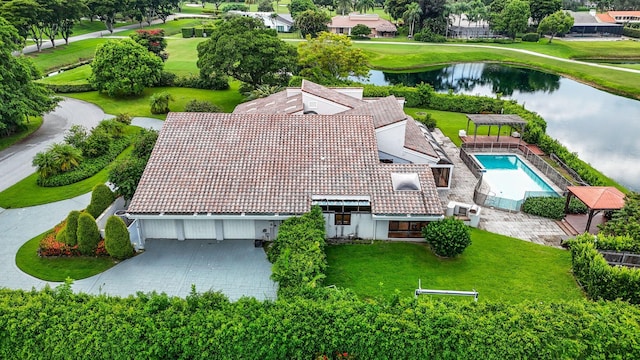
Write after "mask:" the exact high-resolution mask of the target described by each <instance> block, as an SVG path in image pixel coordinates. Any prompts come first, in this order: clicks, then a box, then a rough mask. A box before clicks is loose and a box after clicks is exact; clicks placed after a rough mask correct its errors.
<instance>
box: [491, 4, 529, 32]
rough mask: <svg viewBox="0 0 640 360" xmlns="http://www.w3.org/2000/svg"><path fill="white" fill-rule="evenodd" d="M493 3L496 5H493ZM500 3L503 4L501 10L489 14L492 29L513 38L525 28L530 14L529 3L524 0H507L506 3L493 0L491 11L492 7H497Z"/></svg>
mask: <svg viewBox="0 0 640 360" xmlns="http://www.w3.org/2000/svg"><path fill="white" fill-rule="evenodd" d="M497 1H501V0H497ZM494 4H495V5H496V7H494ZM502 4H504V7H503V8H502V10H501V11H500V12H499V13H493V14H492V15H491V21H492V24H491V25H492V27H493V29H494V30H496V31H498V32H501V33H503V34H505V35H507V36H508V37H510V38H512V39H515V38H516V35H517V34H518V33H519V32H523V31H525V30H526V29H527V25H528V23H529V16H530V10H529V3H528V2H526V1H524V0H507V2H506V3H502V2H496V1H494V2H493V3H492V8H491V11H492V12H493V11H494V9H497V8H499V7H500V6H501V5H502Z"/></svg>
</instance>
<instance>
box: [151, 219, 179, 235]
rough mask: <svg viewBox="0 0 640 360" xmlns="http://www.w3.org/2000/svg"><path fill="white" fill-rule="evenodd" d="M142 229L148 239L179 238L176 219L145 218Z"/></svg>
mask: <svg viewBox="0 0 640 360" xmlns="http://www.w3.org/2000/svg"><path fill="white" fill-rule="evenodd" d="M142 230H143V232H144V236H145V238H147V239H177V238H178V233H177V231H176V223H175V220H148V219H146V220H143V222H142Z"/></svg>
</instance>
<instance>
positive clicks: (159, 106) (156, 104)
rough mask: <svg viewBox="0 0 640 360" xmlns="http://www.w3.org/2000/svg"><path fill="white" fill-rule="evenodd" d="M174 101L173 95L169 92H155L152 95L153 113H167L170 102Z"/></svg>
mask: <svg viewBox="0 0 640 360" xmlns="http://www.w3.org/2000/svg"><path fill="white" fill-rule="evenodd" d="M170 101H173V96H171V94H169V93H167V92H161V93H157V94H153V95H152V96H151V113H152V114H166V113H168V112H169V111H171V110H170V109H169V102H170Z"/></svg>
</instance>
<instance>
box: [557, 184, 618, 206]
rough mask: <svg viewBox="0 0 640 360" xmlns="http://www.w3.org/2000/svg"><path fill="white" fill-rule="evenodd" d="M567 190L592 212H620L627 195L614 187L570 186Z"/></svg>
mask: <svg viewBox="0 0 640 360" xmlns="http://www.w3.org/2000/svg"><path fill="white" fill-rule="evenodd" d="M567 190H568V191H569V192H571V193H572V194H573V195H575V197H577V198H578V199H580V201H582V202H583V203H584V204H585V205H587V207H588V208H590V209H592V210H618V209H622V207H623V206H624V198H625V195H624V194H623V193H622V192H621V191H620V190H618V189H616V188H614V187H612V186H568V187H567Z"/></svg>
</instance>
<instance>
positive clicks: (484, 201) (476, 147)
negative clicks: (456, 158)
mask: <svg viewBox="0 0 640 360" xmlns="http://www.w3.org/2000/svg"><path fill="white" fill-rule="evenodd" d="M471 153H515V154H518V155H521V156H522V157H524V158H525V159H527V161H528V162H529V163H530V164H531V165H533V166H535V167H536V169H538V170H539V171H540V172H541V173H543V174H544V175H545V176H546V177H547V178H548V179H549V180H551V181H552V182H553V183H554V184H555V185H556V186H557V187H558V188H560V189H561V190H562V191H563V192H566V190H567V186H571V185H572V183H571V182H570V181H569V180H567V179H565V177H564V176H562V175H561V174H560V173H559V172H558V171H557V170H556V169H554V168H553V167H552V166H551V165H549V164H548V163H547V162H546V161H544V159H542V158H541V157H540V156H538V155H536V154H534V153H533V152H532V151H531V150H529V148H527V147H526V146H525V145H524V144H509V143H475V144H474V143H467V144H462V147H461V148H460V159H462V161H463V162H464V163H465V165H467V167H468V168H469V170H471V172H472V173H473V175H474V176H475V177H476V178H478V183H477V184H476V186H475V188H474V191H473V201H474V202H475V203H476V204H479V205H483V206H487V207H493V208H497V209H502V210H508V211H520V208H521V207H522V203H523V202H524V200H526V199H527V198H529V197H540V196H558V194H557V193H555V192H549V191H527V192H526V193H525V195H524V198H522V199H521V200H513V199H507V198H503V197H500V196H497V194H496V193H494V192H493V191H491V188H490V187H489V185H488V184H486V183H485V182H484V181H482V174H483V173H484V172H485V169H484V167H483V166H482V165H481V164H480V163H479V162H478V161H477V160H476V159H475V157H473V156H472V155H471Z"/></svg>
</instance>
